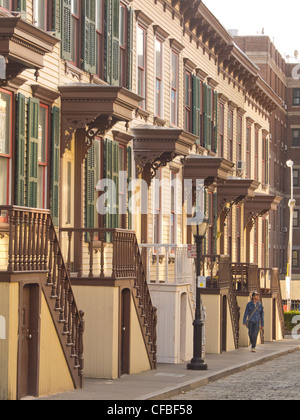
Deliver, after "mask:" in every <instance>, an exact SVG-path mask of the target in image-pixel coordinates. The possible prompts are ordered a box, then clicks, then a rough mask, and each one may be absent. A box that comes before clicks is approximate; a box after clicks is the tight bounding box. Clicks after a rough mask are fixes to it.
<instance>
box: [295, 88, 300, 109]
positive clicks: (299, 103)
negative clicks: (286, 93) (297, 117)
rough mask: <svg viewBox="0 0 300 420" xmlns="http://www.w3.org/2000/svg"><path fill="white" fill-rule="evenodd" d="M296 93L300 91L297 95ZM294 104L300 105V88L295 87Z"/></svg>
mask: <svg viewBox="0 0 300 420" xmlns="http://www.w3.org/2000/svg"><path fill="white" fill-rule="evenodd" d="M296 93H298V95H296ZM296 102H297V103H296ZM293 106H300V88H294V89H293Z"/></svg>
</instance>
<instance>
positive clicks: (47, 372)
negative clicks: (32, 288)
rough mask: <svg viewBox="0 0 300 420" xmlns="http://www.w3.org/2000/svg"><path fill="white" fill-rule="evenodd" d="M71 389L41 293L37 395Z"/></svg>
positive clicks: (69, 376) (51, 321)
mask: <svg viewBox="0 0 300 420" xmlns="http://www.w3.org/2000/svg"><path fill="white" fill-rule="evenodd" d="M73 389H74V384H73V380H72V377H71V375H70V371H69V368H68V365H67V363H66V359H65V356H64V353H63V350H62V348H61V344H60V341H59V339H58V337H57V333H56V329H55V326H54V324H53V320H52V317H51V314H50V312H49V308H48V305H47V303H46V300H45V297H44V294H43V293H42V304H41V336H40V368H39V395H40V396H43V395H52V394H58V393H60V392H65V391H70V390H73Z"/></svg>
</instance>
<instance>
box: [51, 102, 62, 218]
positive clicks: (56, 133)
mask: <svg viewBox="0 0 300 420" xmlns="http://www.w3.org/2000/svg"><path fill="white" fill-rule="evenodd" d="M51 143H52V150H51V153H52V161H51V200H50V209H51V215H52V220H53V223H54V226H58V224H59V180H60V109H59V108H57V107H56V106H55V107H53V109H52V127H51Z"/></svg>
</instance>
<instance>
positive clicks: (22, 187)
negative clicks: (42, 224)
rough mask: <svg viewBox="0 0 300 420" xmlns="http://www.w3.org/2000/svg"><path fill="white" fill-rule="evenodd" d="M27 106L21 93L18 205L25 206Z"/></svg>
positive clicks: (18, 102) (17, 133) (17, 175)
mask: <svg viewBox="0 0 300 420" xmlns="http://www.w3.org/2000/svg"><path fill="white" fill-rule="evenodd" d="M25 106H26V99H25V96H24V95H22V94H21V93H19V94H18V99H17V130H16V131H17V132H16V153H17V156H16V183H15V184H16V199H15V202H16V205H17V206H25V144H26V135H25V126H26V124H25Z"/></svg>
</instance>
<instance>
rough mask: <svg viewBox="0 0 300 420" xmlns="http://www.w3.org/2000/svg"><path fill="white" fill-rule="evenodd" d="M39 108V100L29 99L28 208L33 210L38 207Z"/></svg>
mask: <svg viewBox="0 0 300 420" xmlns="http://www.w3.org/2000/svg"><path fill="white" fill-rule="evenodd" d="M39 106H40V102H39V101H38V100H37V99H34V98H30V99H29V101H28V141H27V206H28V207H33V208H36V207H37V183H38V148H39Z"/></svg>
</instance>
